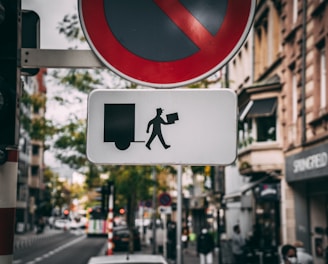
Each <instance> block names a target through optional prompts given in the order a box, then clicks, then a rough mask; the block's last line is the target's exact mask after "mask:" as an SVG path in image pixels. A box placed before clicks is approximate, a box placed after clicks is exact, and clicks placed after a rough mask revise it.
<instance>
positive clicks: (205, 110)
mask: <svg viewBox="0 0 328 264" xmlns="http://www.w3.org/2000/svg"><path fill="white" fill-rule="evenodd" d="M236 154H237V97H236V94H235V93H234V92H233V91H232V90H229V89H160V90H155V89H140V90H129V89H126V90H121V89H120V90H109V89H97V90H94V91H93V92H91V93H90V95H89V98H88V124H87V157H88V159H89V160H90V161H91V162H93V163H96V164H131V165H132V164H143V165H147V164H170V165H173V164H181V165H227V164H230V163H232V162H233V161H234V160H235V158H236Z"/></svg>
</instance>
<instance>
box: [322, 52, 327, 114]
mask: <svg viewBox="0 0 328 264" xmlns="http://www.w3.org/2000/svg"><path fill="white" fill-rule="evenodd" d="M326 74H327V68H326V50H325V49H321V50H320V111H324V112H321V113H325V112H326V107H327V84H326V83H327V80H326Z"/></svg>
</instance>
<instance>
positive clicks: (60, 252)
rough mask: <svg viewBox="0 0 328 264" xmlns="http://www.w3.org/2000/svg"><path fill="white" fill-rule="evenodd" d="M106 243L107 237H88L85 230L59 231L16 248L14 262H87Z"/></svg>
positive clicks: (84, 263) (27, 263)
mask: <svg viewBox="0 0 328 264" xmlns="http://www.w3.org/2000/svg"><path fill="white" fill-rule="evenodd" d="M105 243H106V237H92V238H88V237H86V235H85V234H84V233H83V232H58V233H56V234H53V235H51V236H49V237H44V238H41V237H40V239H37V240H35V241H33V242H31V243H26V245H23V246H21V247H20V248H16V249H15V251H14V262H13V263H14V264H34V263H38V264H58V263H74V264H86V263H87V262H88V260H89V258H90V257H92V256H96V255H98V254H99V253H100V251H101V249H102V248H103V246H104V245H105Z"/></svg>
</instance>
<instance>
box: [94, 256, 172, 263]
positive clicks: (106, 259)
mask: <svg viewBox="0 0 328 264" xmlns="http://www.w3.org/2000/svg"><path fill="white" fill-rule="evenodd" d="M121 263H122V264H123V263H130V264H142V263H143V264H168V263H167V261H166V260H165V258H164V257H163V256H162V255H148V254H132V255H112V256H98V257H92V258H91V259H90V260H89V262H88V264H121Z"/></svg>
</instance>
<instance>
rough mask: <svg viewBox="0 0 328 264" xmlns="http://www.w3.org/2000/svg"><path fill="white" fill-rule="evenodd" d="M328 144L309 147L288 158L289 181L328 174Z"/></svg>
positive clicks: (287, 173)
mask: <svg viewBox="0 0 328 264" xmlns="http://www.w3.org/2000/svg"><path fill="white" fill-rule="evenodd" d="M327 149H328V144H324V145H321V146H318V147H314V148H311V149H307V150H305V151H303V152H301V153H298V154H296V155H292V156H289V157H287V158H286V180H287V182H293V181H300V180H305V179H313V178H319V177H323V176H327V175H328V151H327Z"/></svg>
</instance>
